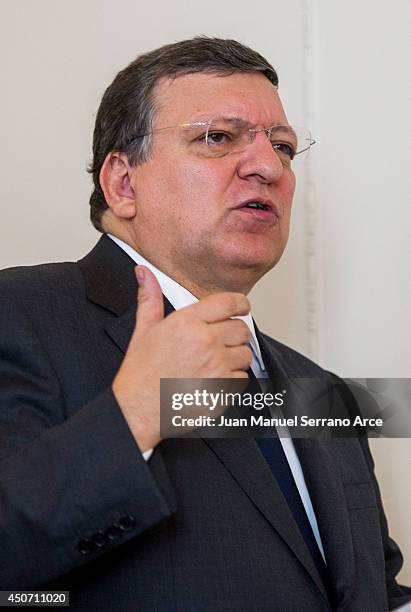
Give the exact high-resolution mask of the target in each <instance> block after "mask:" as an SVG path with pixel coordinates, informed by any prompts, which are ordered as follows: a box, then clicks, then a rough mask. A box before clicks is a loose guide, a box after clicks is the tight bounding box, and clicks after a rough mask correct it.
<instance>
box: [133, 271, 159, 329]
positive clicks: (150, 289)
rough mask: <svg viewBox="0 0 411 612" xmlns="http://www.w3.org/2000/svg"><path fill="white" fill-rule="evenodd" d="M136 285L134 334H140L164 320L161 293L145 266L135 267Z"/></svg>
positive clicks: (154, 278)
mask: <svg viewBox="0 0 411 612" xmlns="http://www.w3.org/2000/svg"><path fill="white" fill-rule="evenodd" d="M135 274H136V278H137V283H138V294H137V298H138V302H137V313H136V332H137V333H141V332H143V331H144V330H145V329H147V328H148V327H151V326H152V325H154V324H155V323H159V322H160V321H161V320H162V319H164V301H163V293H162V291H161V287H160V285H159V283H158V280H157V279H156V277H155V276H154V274H153V273H152V272H151V270H149V269H148V268H147V267H146V266H136V267H135Z"/></svg>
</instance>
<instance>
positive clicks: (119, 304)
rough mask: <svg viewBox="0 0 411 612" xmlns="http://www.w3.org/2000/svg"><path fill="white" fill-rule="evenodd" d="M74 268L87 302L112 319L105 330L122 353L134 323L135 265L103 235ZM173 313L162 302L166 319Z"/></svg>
mask: <svg viewBox="0 0 411 612" xmlns="http://www.w3.org/2000/svg"><path fill="white" fill-rule="evenodd" d="M78 264H79V266H80V268H81V270H82V272H83V275H84V279H85V285H86V294H87V297H88V299H89V300H90V301H91V302H93V303H94V304H96V305H98V306H101V307H103V308H104V309H106V310H108V311H110V312H111V313H113V314H114V315H116V317H113V319H112V320H111V321H109V322H108V323H107V324H106V327H105V329H106V332H107V334H108V335H109V336H110V338H111V339H112V340H113V342H114V343H115V344H116V345H117V346H118V347H119V349H120V350H121V351H122V352H123V353H125V352H126V350H127V347H128V343H129V342H130V338H131V335H132V333H133V330H134V326H135V322H136V306H137V289H138V285H137V281H136V277H135V274H134V268H135V265H136V264H135V262H134V261H133V260H132V259H131V258H130V257H129V256H128V255H127V253H125V252H124V251H123V250H122V249H121V248H120V247H119V246H117V245H116V244H115V242H113V240H111V239H110V238H109V237H108V236H106V235H103V236H102V237H101V238H100V240H99V241H98V243H97V244H96V246H95V247H94V249H93V250H92V251H91V252H90V253H89V254H88V255H86V257H84V258H83V259H81V260H80V261H79V262H78ZM173 310H174V308H173V307H172V306H171V304H170V302H169V301H168V300H167V299H166V298H164V311H165V314H166V316H167V315H168V314H170V313H171V312H172V311H173Z"/></svg>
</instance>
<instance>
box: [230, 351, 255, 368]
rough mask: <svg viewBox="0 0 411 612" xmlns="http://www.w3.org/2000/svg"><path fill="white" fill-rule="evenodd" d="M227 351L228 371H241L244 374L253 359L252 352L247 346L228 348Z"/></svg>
mask: <svg viewBox="0 0 411 612" xmlns="http://www.w3.org/2000/svg"><path fill="white" fill-rule="evenodd" d="M226 350H227V360H228V364H229V370H230V371H233V372H235V371H236V370H243V371H244V372H246V371H247V370H248V368H249V367H250V365H251V362H252V359H253V351H252V350H251V349H250V347H249V346H247V345H242V346H235V347H229V348H227V349H226Z"/></svg>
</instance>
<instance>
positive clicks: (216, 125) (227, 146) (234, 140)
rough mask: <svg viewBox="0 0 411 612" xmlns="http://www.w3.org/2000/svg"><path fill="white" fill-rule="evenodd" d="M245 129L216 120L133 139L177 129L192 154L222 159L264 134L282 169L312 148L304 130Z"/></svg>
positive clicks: (227, 120) (240, 123)
mask: <svg viewBox="0 0 411 612" xmlns="http://www.w3.org/2000/svg"><path fill="white" fill-rule="evenodd" d="M248 126H249V123H248V122H246V121H245V120H244V119H240V118H238V117H234V118H233V117H230V118H220V119H211V120H207V121H194V122H193V123H180V124H179V125H170V126H167V127H163V128H157V129H156V130H153V131H151V132H147V133H146V134H140V135H139V136H137V137H136V138H142V137H143V136H148V135H149V134H155V133H158V132H164V131H166V130H174V129H179V128H180V129H181V130H182V132H183V134H184V135H185V136H186V137H188V138H187V144H188V146H189V147H190V149H191V150H192V152H193V153H194V154H196V155H199V156H203V157H223V156H225V155H229V154H232V153H241V152H242V151H244V150H245V149H246V148H247V146H248V145H250V144H251V143H252V142H253V141H254V139H255V137H256V136H257V134H259V133H260V132H264V133H265V134H266V136H267V138H268V140H269V141H270V143H271V146H272V148H273V150H274V151H275V153H276V154H277V155H278V157H279V158H280V160H281V162H282V163H283V165H284V166H290V165H291V162H292V160H293V159H294V158H295V157H296V156H297V155H298V156H300V159H301V158H302V157H305V155H306V154H307V153H308V151H309V150H310V148H311V147H312V146H313V145H314V144H315V140H313V139H312V137H311V133H310V131H309V130H307V129H305V128H294V127H291V126H289V125H272V126H271V127H268V128H260V129H256V128H250V127H248Z"/></svg>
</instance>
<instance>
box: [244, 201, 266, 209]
mask: <svg viewBox="0 0 411 612" xmlns="http://www.w3.org/2000/svg"><path fill="white" fill-rule="evenodd" d="M246 208H257V209H258V210H265V208H266V207H265V206H264V204H260V202H249V203H248V204H246Z"/></svg>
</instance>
